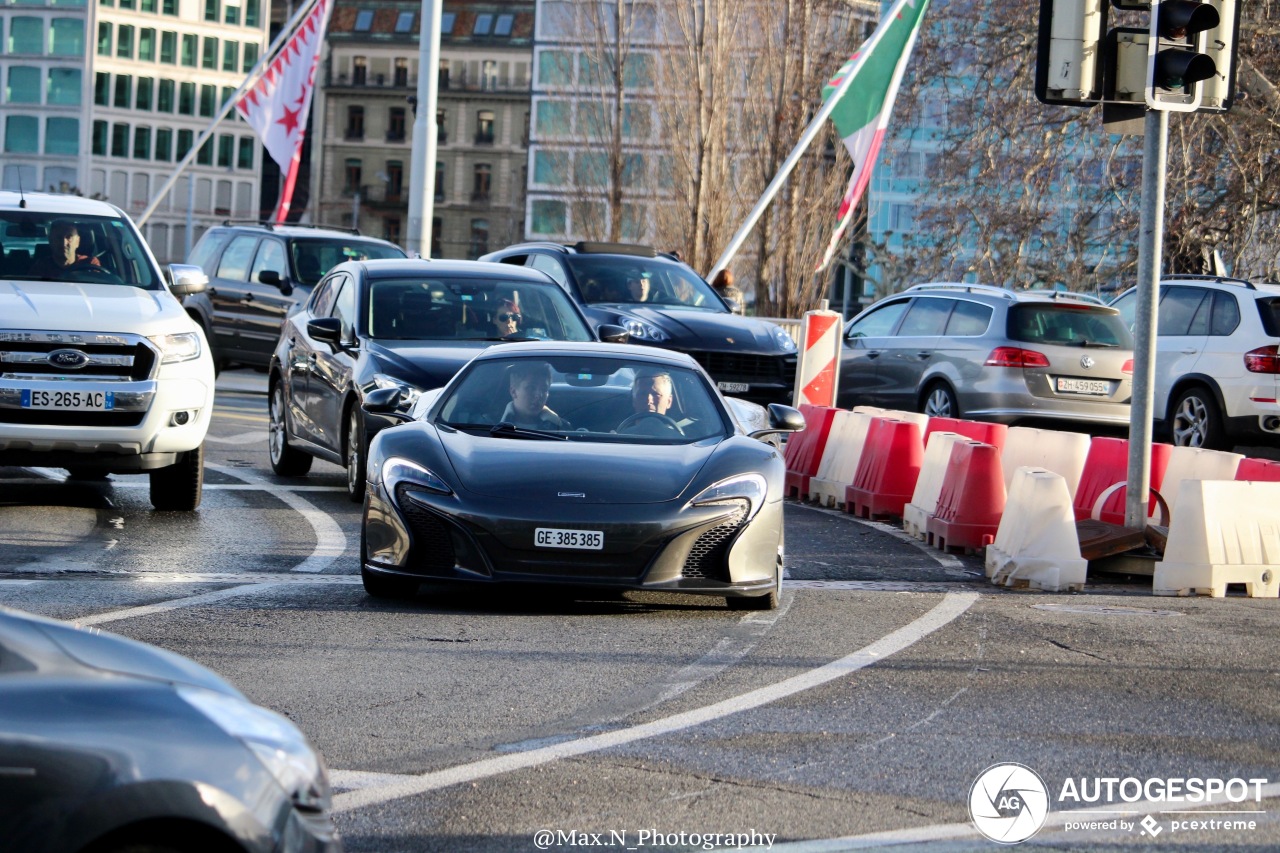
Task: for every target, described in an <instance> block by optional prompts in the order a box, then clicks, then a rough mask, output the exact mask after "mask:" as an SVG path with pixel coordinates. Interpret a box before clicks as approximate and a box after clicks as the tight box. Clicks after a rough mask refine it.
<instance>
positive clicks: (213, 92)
mask: <svg viewBox="0 0 1280 853" xmlns="http://www.w3.org/2000/svg"><path fill="white" fill-rule="evenodd" d="M217 110H218V87H217V86H201V87H200V115H202V116H204V117H205V118H213V114H214V113H215V112H217Z"/></svg>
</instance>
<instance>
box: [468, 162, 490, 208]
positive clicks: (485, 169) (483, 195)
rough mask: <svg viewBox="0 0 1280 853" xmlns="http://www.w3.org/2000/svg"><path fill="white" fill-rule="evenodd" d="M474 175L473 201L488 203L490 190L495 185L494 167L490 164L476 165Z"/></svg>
mask: <svg viewBox="0 0 1280 853" xmlns="http://www.w3.org/2000/svg"><path fill="white" fill-rule="evenodd" d="M472 174H473V181H472V184H471V200H472V201H488V200H489V189H490V187H491V185H492V183H493V167H492V166H490V165H489V164H488V163H476V165H475V168H474V169H473V170H472Z"/></svg>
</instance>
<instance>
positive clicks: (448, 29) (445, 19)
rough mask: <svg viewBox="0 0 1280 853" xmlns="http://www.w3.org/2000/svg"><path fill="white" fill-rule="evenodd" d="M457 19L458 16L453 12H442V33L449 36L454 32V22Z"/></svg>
mask: <svg viewBox="0 0 1280 853" xmlns="http://www.w3.org/2000/svg"><path fill="white" fill-rule="evenodd" d="M457 19H458V16H457V15H455V14H454V13H453V12H444V13H442V14H441V15H440V34H441V35H445V36H447V35H449V34H450V33H452V32H453V22H454V21H456V20H457Z"/></svg>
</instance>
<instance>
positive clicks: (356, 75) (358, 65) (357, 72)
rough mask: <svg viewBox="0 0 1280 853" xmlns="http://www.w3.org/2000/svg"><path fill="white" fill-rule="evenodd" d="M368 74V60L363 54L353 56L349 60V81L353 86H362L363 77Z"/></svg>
mask: <svg viewBox="0 0 1280 853" xmlns="http://www.w3.org/2000/svg"><path fill="white" fill-rule="evenodd" d="M368 76H369V66H368V60H366V59H365V58H364V57H363V56H357V57H354V58H353V59H352V60H351V83H352V85H354V86H363V85H364V83H365V78H366V77H368Z"/></svg>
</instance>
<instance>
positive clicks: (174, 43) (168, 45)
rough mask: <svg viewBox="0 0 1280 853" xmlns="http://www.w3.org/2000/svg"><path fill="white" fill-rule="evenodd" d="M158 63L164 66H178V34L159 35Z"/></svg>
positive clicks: (166, 33)
mask: <svg viewBox="0 0 1280 853" xmlns="http://www.w3.org/2000/svg"><path fill="white" fill-rule="evenodd" d="M160 61H161V62H163V63H165V64H166V65H177V64H178V34H177V33H170V32H163V33H161V34H160Z"/></svg>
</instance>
